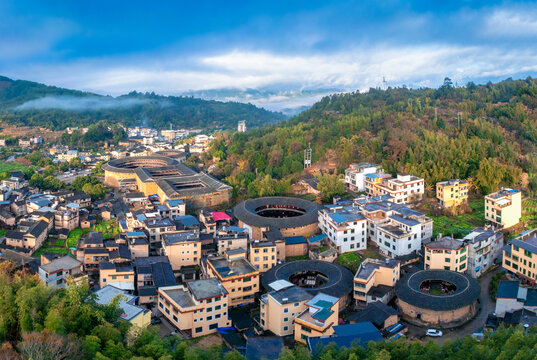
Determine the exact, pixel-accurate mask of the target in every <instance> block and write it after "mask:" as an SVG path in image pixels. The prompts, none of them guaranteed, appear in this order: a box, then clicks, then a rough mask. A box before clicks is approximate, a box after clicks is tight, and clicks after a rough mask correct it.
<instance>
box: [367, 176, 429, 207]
mask: <svg viewBox="0 0 537 360" xmlns="http://www.w3.org/2000/svg"><path fill="white" fill-rule="evenodd" d="M364 178H365V181H364V184H365V191H366V193H367V195H369V196H381V195H390V196H391V197H393V202H394V203H396V204H408V203H411V202H415V201H420V200H421V199H422V198H423V194H424V193H425V180H424V179H422V178H419V177H417V176H412V175H408V174H398V175H397V178H394V177H392V176H390V175H387V174H376V173H375V174H366V175H365V176H364Z"/></svg>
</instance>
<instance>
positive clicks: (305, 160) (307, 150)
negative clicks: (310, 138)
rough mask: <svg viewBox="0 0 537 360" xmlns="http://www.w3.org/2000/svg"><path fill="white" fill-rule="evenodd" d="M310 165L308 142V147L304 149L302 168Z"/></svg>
mask: <svg viewBox="0 0 537 360" xmlns="http://www.w3.org/2000/svg"><path fill="white" fill-rule="evenodd" d="M310 166H311V143H308V148H307V149H306V150H304V169H307V168H309V167H310Z"/></svg>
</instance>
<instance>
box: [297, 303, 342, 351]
mask: <svg viewBox="0 0 537 360" xmlns="http://www.w3.org/2000/svg"><path fill="white" fill-rule="evenodd" d="M338 314H339V299H338V298H335V297H333V296H329V295H326V294H323V293H318V294H317V295H315V296H314V297H313V299H311V300H309V301H307V302H306V309H305V310H304V311H302V312H301V313H300V314H298V315H297V316H296V317H295V341H298V342H301V343H303V344H306V343H307V341H308V338H310V337H312V338H313V337H320V336H327V335H331V334H333V333H334V329H333V327H334V326H337V325H338Z"/></svg>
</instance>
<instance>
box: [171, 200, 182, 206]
mask: <svg viewBox="0 0 537 360" xmlns="http://www.w3.org/2000/svg"><path fill="white" fill-rule="evenodd" d="M167 203H168V204H169V205H170V206H178V205H181V204H184V203H185V202H184V201H183V200H168V201H167Z"/></svg>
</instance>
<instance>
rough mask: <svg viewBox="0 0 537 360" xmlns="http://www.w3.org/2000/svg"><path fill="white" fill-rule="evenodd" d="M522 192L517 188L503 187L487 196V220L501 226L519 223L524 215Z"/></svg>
mask: <svg viewBox="0 0 537 360" xmlns="http://www.w3.org/2000/svg"><path fill="white" fill-rule="evenodd" d="M521 209H522V194H521V192H520V191H518V190H515V189H502V190H500V191H498V192H495V193H493V194H489V195H487V196H485V220H487V221H489V222H490V223H492V224H493V225H495V226H498V227H501V228H509V227H511V226H514V225H516V224H518V223H519V221H520V217H521V216H522V210H521Z"/></svg>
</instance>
